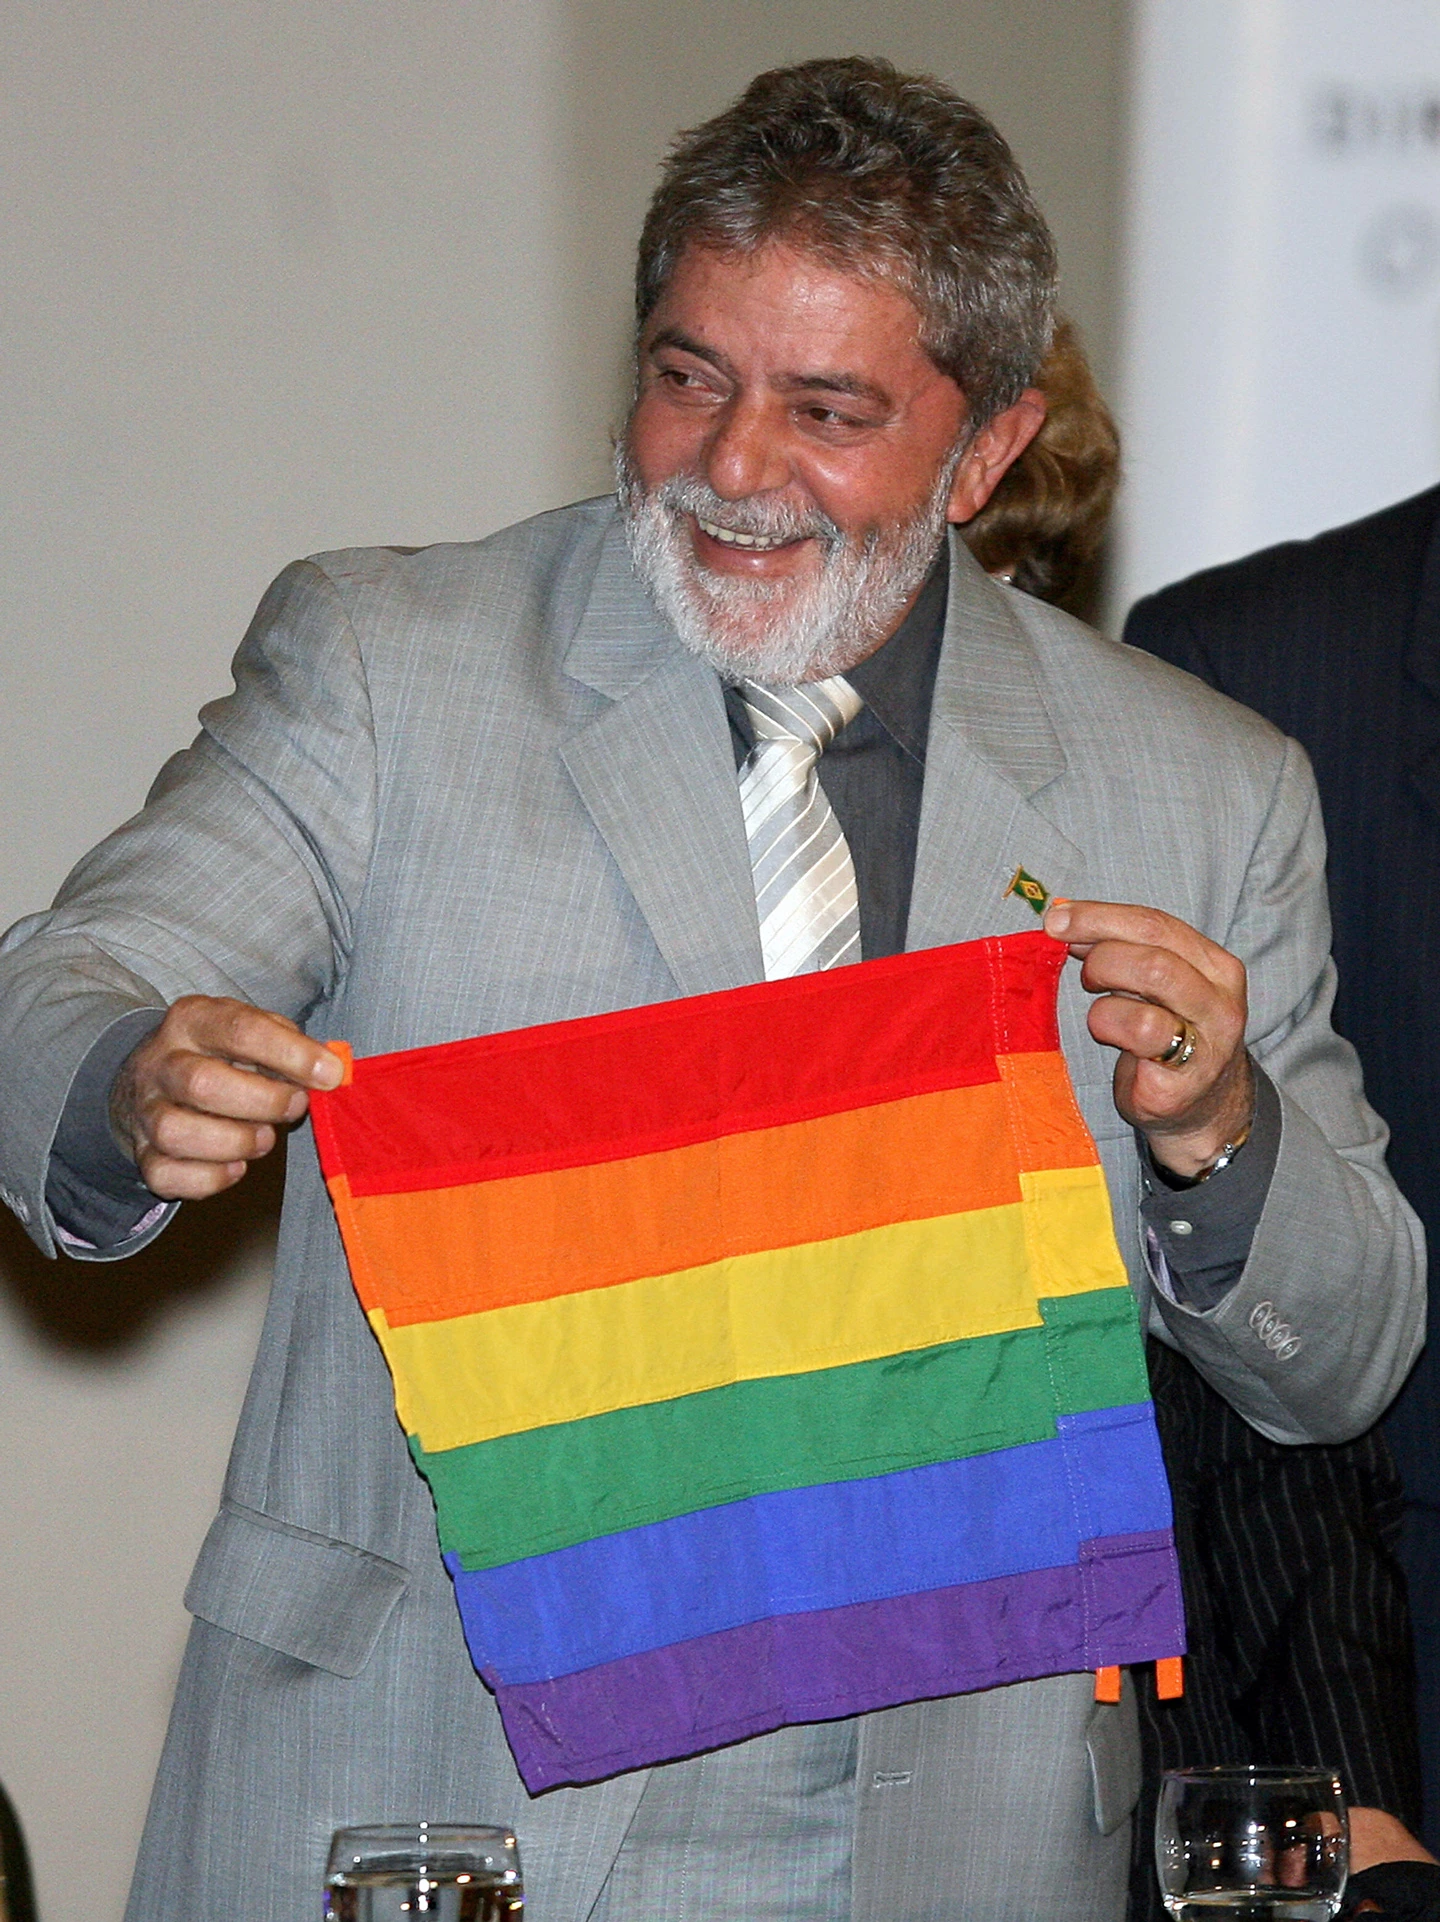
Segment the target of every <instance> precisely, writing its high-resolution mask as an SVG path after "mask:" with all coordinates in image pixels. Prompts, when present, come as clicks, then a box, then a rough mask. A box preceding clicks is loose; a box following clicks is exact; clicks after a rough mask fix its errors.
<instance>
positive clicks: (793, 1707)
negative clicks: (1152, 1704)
mask: <svg viewBox="0 0 1440 1922" xmlns="http://www.w3.org/2000/svg"><path fill="white" fill-rule="evenodd" d="M1183 1649H1184V1625H1183V1621H1182V1618H1181V1613H1180V1599H1179V1571H1178V1568H1177V1565H1176V1561H1175V1551H1174V1547H1173V1543H1172V1539H1171V1536H1170V1532H1169V1530H1159V1531H1154V1532H1151V1533H1147V1534H1142V1535H1129V1536H1108V1537H1105V1538H1103V1539H1101V1540H1099V1541H1091V1542H1086V1543H1084V1544H1083V1545H1082V1549H1081V1560H1080V1563H1079V1565H1078V1566H1076V1565H1072V1566H1069V1567H1065V1568H1045V1569H1035V1570H1032V1571H1030V1572H1029V1573H1027V1574H1023V1575H1013V1576H1006V1577H1003V1578H1001V1579H999V1580H997V1581H990V1582H973V1583H968V1584H966V1585H965V1586H964V1587H960V1588H951V1589H937V1590H932V1591H931V1592H929V1593H927V1594H923V1595H905V1596H899V1597H895V1598H893V1599H891V1600H888V1601H882V1602H861V1603H855V1604H852V1605H851V1606H850V1607H848V1608H837V1609H827V1610H822V1611H819V1612H817V1613H814V1614H808V1615H781V1616H775V1617H773V1618H771V1619H770V1620H768V1621H763V1622H755V1623H751V1624H749V1625H747V1626H746V1627H744V1628H736V1629H729V1630H727V1631H725V1632H724V1633H722V1634H718V1635H707V1636H703V1637H700V1638H698V1639H697V1640H695V1641H690V1642H680V1643H676V1644H674V1645H673V1646H671V1647H669V1648H662V1649H654V1650H652V1651H651V1652H650V1653H648V1654H644V1655H638V1656H632V1657H629V1658H628V1659H627V1660H624V1661H619V1662H609V1663H606V1664H605V1665H604V1666H602V1667H599V1668H591V1669H585V1670H582V1671H581V1672H580V1673H578V1674H575V1675H566V1676H562V1677H560V1679H559V1680H557V1681H551V1682H528V1683H525V1684H523V1685H521V1686H519V1687H515V1688H506V1687H500V1688H498V1689H497V1694H498V1698H499V1704H500V1713H501V1716H502V1717H503V1719H504V1723H505V1732H506V1734H507V1735H508V1736H509V1738H510V1746H511V1748H512V1749H513V1751H514V1754H515V1760H516V1763H517V1765H518V1766H519V1769H520V1774H521V1776H522V1778H523V1780H524V1782H525V1786H526V1788H527V1789H529V1790H530V1792H531V1794H532V1795H533V1794H536V1793H538V1792H539V1791H540V1790H542V1789H549V1788H556V1787H558V1786H560V1785H561V1784H563V1783H572V1784H573V1783H581V1782H595V1781H599V1780H601V1779H603V1778H604V1777H605V1776H607V1775H617V1774H619V1773H621V1772H622V1771H624V1770H626V1769H634V1768H645V1767H648V1766H649V1765H651V1764H653V1763H656V1762H664V1761H670V1760H673V1759H675V1758H676V1757H679V1756H684V1755H694V1754H696V1753H697V1752H698V1751H699V1750H701V1749H707V1748H716V1747H719V1746H721V1745H723V1744H724V1743H727V1742H738V1741H741V1740H743V1739H744V1738H746V1737H748V1736H752V1735H761V1734H764V1733H766V1732H767V1731H769V1730H771V1729H776V1728H781V1727H784V1726H786V1725H787V1724H790V1723H796V1722H821V1721H830V1720H834V1719H835V1718H836V1717H838V1716H842V1715H858V1714H864V1713H866V1712H868V1711H869V1710H871V1709H879V1708H891V1707H894V1706H895V1705H896V1704H897V1703H900V1702H912V1701H919V1700H922V1699H925V1698H927V1697H931V1696H941V1695H961V1694H965V1693H967V1692H968V1691H970V1690H972V1689H981V1688H994V1687H996V1686H998V1685H1000V1684H1002V1683H1006V1682H1018V1681H1027V1680H1030V1679H1031V1678H1033V1677H1035V1676H1038V1675H1058V1674H1065V1673H1069V1672H1074V1671H1076V1670H1085V1669H1091V1668H1101V1667H1105V1666H1107V1665H1109V1664H1111V1663H1127V1662H1140V1661H1149V1660H1151V1659H1153V1658H1154V1657H1156V1656H1161V1655H1177V1654H1180V1653H1182V1652H1183ZM485 1679H486V1681H487V1682H489V1683H490V1685H491V1686H492V1687H495V1685H496V1684H495V1677H494V1676H493V1675H490V1674H487V1675H486V1677H485Z"/></svg>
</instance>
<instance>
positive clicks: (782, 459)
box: [705, 398, 790, 501]
mask: <svg viewBox="0 0 1440 1922" xmlns="http://www.w3.org/2000/svg"><path fill="white" fill-rule="evenodd" d="M705 478H706V479H707V480H708V481H709V483H710V485H711V486H712V487H713V488H714V489H715V492H716V493H717V494H719V495H720V497H721V498H722V500H731V501H734V500H744V499H745V498H746V497H747V496H748V495H751V494H765V493H770V492H773V491H775V490H777V489H779V488H781V487H783V486H784V485H785V483H786V482H787V481H788V480H789V479H790V462H789V458H788V456H787V455H786V452H785V447H784V436H783V430H782V426H781V424H780V423H779V422H777V421H776V420H775V418H774V416H773V413H772V411H771V410H770V409H769V408H766V407H765V406H763V405H757V404H754V403H752V402H750V401H748V400H746V399H743V398H737V399H736V400H734V401H732V402H731V404H730V406H729V407H727V408H726V409H725V412H724V413H723V414H722V415H721V417H720V419H719V420H718V421H717V422H716V423H715V428H714V431H713V432H712V434H711V436H710V441H709V445H708V446H707V448H706V451H705Z"/></svg>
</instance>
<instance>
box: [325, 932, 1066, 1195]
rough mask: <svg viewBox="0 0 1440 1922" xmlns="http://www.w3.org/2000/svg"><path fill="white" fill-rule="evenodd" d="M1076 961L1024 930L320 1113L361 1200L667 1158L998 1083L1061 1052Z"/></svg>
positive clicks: (659, 1016) (659, 1019) (702, 1000)
mask: <svg viewBox="0 0 1440 1922" xmlns="http://www.w3.org/2000/svg"><path fill="white" fill-rule="evenodd" d="M1064 964H1065V949H1064V948H1063V947H1062V946H1060V944H1059V943H1058V942H1054V941H1051V940H1050V939H1049V938H1048V937H1047V936H1045V935H1044V934H1041V933H1039V932H1038V931H1037V932H1035V933H1026V934H1020V935H1010V936H1006V937H1004V938H994V939H990V940H986V941H973V942H967V943H965V944H963V945H961V946H956V947H949V948H929V949H924V950H922V951H920V952H919V953H916V954H902V955H895V956H893V957H891V958H889V959H886V960H882V961H871V962H867V963H865V964H863V965H861V966H859V967H847V968H836V969H834V970H832V971H830V972H829V973H825V974H810V975H800V976H797V977H796V978H794V979H792V980H788V981H772V982H760V983H757V984H755V985H754V986H752V987H746V988H734V989H729V990H727V991H725V992H723V993H719V994H706V995H695V996H692V997H691V998H689V999H687V1000H683V1001H666V1002H660V1003H656V1004H652V1005H650V1006H647V1007H641V1008H627V1009H624V1010H622V1011H620V1012H618V1013H614V1014H604V1015H598V1016H592V1017H589V1018H588V1019H583V1020H578V1021H560V1022H554V1023H550V1024H547V1025H546V1026H544V1027H536V1028H522V1029H517V1030H514V1031H512V1032H510V1033H506V1034H495V1035H482V1036H479V1037H477V1038H475V1039H474V1040H469V1041H457V1042H449V1043H446V1044H443V1045H441V1046H437V1047H433V1048H415V1049H409V1050H407V1051H406V1052H404V1053H402V1054H395V1055H374V1056H371V1057H369V1058H367V1059H362V1060H359V1061H357V1062H356V1063H355V1073H354V1081H353V1083H352V1084H351V1086H350V1087H347V1088H340V1089H337V1090H335V1091H334V1092H333V1093H330V1094H317V1095H313V1096H312V1097H311V1106H312V1112H313V1114H314V1117H315V1128H316V1135H317V1139H318V1141H319V1144H320V1149H321V1155H322V1158H323V1160H324V1163H325V1167H326V1170H327V1172H328V1173H332V1174H333V1173H335V1172H337V1171H338V1170H340V1169H343V1170H344V1172H345V1174H346V1175H347V1177H348V1178H349V1181H350V1185H351V1189H352V1191H353V1193H354V1194H356V1195H357V1196H359V1195H366V1194H386V1193H395V1192H400V1191H405V1190H415V1189H421V1188H444V1187H453V1186H456V1185H458V1184H460V1183H464V1182H474V1181H485V1180H493V1179H495V1178H497V1177H501V1176H514V1175H524V1174H533V1173H537V1172H539V1171H540V1170H542V1169H548V1168H566V1167H577V1166H581V1165H583V1164H586V1163H589V1162H596V1161H608V1160H615V1159H618V1158H620V1157H623V1156H634V1155H641V1154H655V1153H659V1152H662V1151H663V1150H665V1149H669V1148H675V1147H681V1146H684V1145H685V1144H686V1143H689V1142H694V1141H704V1140H708V1139H713V1138H714V1137H715V1136H716V1135H718V1134H722V1133H724V1134H738V1133H742V1132H745V1131H747V1130H750V1129H754V1128H771V1127H779V1126H783V1125H785V1124H787V1123H791V1122H796V1121H806V1120H810V1119H813V1118H814V1117H816V1116H818V1115H823V1114H835V1113H840V1112H842V1111H844V1110H846V1109H849V1108H859V1107H865V1106H868V1105H871V1104H873V1103H876V1102H881V1101H895V1100H899V1099H901V1098H902V1097H904V1096H907V1095H915V1094H926V1093H930V1092H933V1091H935V1090H937V1089H941V1088H955V1087H967V1086H978V1085H980V1084H982V1083H985V1082H993V1081H995V1080H996V1079H997V1069H996V1066H995V1055H996V1053H997V1052H999V1053H1005V1054H1013V1053H1040V1052H1044V1051H1046V1050H1052V1049H1055V1048H1057V1047H1058V1045H1059V1038H1058V1034H1057V1031H1056V1022H1055V985H1056V981H1057V979H1058V976H1059V973H1060V970H1061V968H1062V967H1063V966H1064Z"/></svg>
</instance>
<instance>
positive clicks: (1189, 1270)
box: [1136, 1065, 1280, 1313]
mask: <svg viewBox="0 0 1440 1922" xmlns="http://www.w3.org/2000/svg"><path fill="white" fill-rule="evenodd" d="M1136 1141H1137V1145H1138V1147H1139V1151H1140V1187H1141V1198H1140V1238H1141V1242H1142V1244H1143V1246H1144V1249H1145V1258H1146V1262H1147V1264H1148V1266H1149V1269H1150V1277H1151V1280H1152V1281H1153V1282H1154V1283H1155V1286H1156V1287H1157V1288H1158V1289H1159V1291H1160V1292H1161V1294H1162V1295H1164V1296H1165V1297H1166V1299H1167V1300H1169V1301H1172V1302H1175V1303H1176V1304H1177V1305H1178V1306H1180V1307H1184V1308H1191V1309H1197V1310H1199V1311H1200V1312H1202V1313H1203V1312H1204V1311H1205V1310H1206V1309H1210V1308H1215V1307H1218V1306H1219V1304H1220V1303H1221V1302H1222V1301H1223V1300H1224V1299H1225V1297H1226V1295H1228V1294H1229V1293H1230V1291H1231V1289H1232V1288H1233V1287H1234V1286H1235V1284H1236V1282H1238V1281H1239V1279H1240V1276H1241V1274H1242V1273H1243V1272H1244V1268H1245V1263H1246V1262H1247V1261H1248V1260H1249V1257H1250V1244H1251V1242H1252V1241H1253V1240H1254V1239H1255V1230H1256V1229H1257V1228H1258V1227H1259V1225H1260V1216H1261V1213H1262V1212H1263V1210H1264V1207H1265V1198H1266V1196H1267V1195H1268V1194H1269V1192H1270V1181H1271V1178H1272V1176H1273V1175H1274V1173H1275V1163H1276V1161H1277V1159H1278V1157H1279V1153H1280V1097H1279V1095H1278V1094H1277V1093H1276V1091H1275V1084H1274V1083H1273V1082H1272V1081H1271V1080H1270V1077H1269V1076H1268V1075H1267V1074H1266V1073H1265V1070H1264V1069H1263V1068H1261V1067H1259V1066H1258V1065H1257V1066H1256V1067H1255V1119H1254V1121H1253V1122H1252V1124H1251V1127H1250V1135H1249V1139H1248V1140H1247V1141H1246V1143H1245V1146H1244V1147H1243V1148H1242V1149H1241V1150H1240V1152H1239V1153H1238V1154H1237V1155H1236V1157H1235V1159H1234V1160H1233V1161H1232V1162H1231V1163H1230V1165H1229V1167H1228V1168H1222V1169H1221V1170H1220V1171H1219V1173H1218V1174H1214V1175H1212V1176H1211V1177H1210V1179H1209V1180H1208V1181H1202V1182H1201V1183H1200V1184H1199V1186H1198V1187H1194V1188H1173V1187H1171V1186H1170V1184H1169V1183H1168V1182H1167V1181H1166V1179H1165V1175H1164V1172H1163V1170H1162V1169H1161V1168H1160V1167H1159V1165H1158V1163H1157V1162H1156V1161H1155V1158H1154V1156H1153V1155H1152V1154H1151V1152H1150V1148H1149V1144H1148V1143H1147V1142H1146V1140H1145V1138H1144V1136H1143V1135H1137V1136H1136Z"/></svg>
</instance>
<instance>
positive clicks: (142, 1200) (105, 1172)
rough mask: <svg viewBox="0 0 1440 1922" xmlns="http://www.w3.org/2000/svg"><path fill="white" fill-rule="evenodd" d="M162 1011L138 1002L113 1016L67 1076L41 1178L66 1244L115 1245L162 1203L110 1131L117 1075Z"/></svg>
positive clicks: (146, 1223) (139, 1230)
mask: <svg viewBox="0 0 1440 1922" xmlns="http://www.w3.org/2000/svg"><path fill="white" fill-rule="evenodd" d="M164 1019H165V1010H164V1008H136V1009H135V1010H134V1011H133V1012H132V1013H130V1014H124V1015H121V1017H120V1019H119V1020H118V1021H112V1022H111V1024H110V1026H109V1027H108V1028H106V1030H105V1032H104V1033H103V1034H102V1035H101V1036H100V1038H99V1040H98V1041H96V1042H95V1043H94V1045H93V1046H92V1047H91V1049H90V1052H89V1053H88V1054H87V1055H86V1056H85V1059H84V1060H83V1061H82V1062H81V1063H80V1067H79V1070H78V1071H77V1073H76V1076H75V1079H74V1080H73V1081H72V1082H71V1084H70V1092H69V1094H68V1095H67V1096H66V1100H65V1107H64V1109H63V1111H62V1112H61V1116H60V1126H59V1127H58V1128H57V1129H56V1131H55V1140H54V1143H53V1145H52V1146H51V1149H50V1165H49V1168H48V1170H47V1172H46V1178H45V1201H46V1205H47V1206H48V1207H49V1209H50V1213H51V1215H52V1216H53V1217H54V1220H55V1229H56V1234H57V1236H58V1238H59V1239H60V1240H61V1241H62V1242H64V1243H65V1244H66V1245H67V1246H69V1247H72V1248H97V1249H103V1248H118V1247H120V1246H121V1245H122V1244H123V1243H124V1242H127V1241H129V1240H131V1239H132V1238H133V1237H134V1236H136V1235H140V1234H143V1233H144V1232H145V1231H146V1230H147V1229H148V1228H149V1227H151V1226H152V1225H153V1223H154V1221H155V1219H156V1218H157V1216H158V1214H159V1213H161V1212H163V1210H164V1209H165V1208H166V1207H167V1206H168V1204H167V1203H165V1202H163V1201H158V1200H157V1199H156V1197H155V1196H154V1195H153V1194H152V1193H151V1191H150V1190H149V1189H148V1188H147V1187H146V1186H145V1183H144V1182H143V1181H142V1180H141V1179H140V1175H139V1171H138V1170H137V1168H136V1166H135V1163H134V1162H133V1161H132V1160H131V1159H130V1157H129V1156H128V1155H127V1154H125V1153H124V1151H123V1150H122V1149H121V1147H120V1145H119V1143H118V1142H117V1141H116V1139H115V1137H114V1135H113V1134H112V1133H111V1131H110V1090H111V1088H112V1087H113V1086H114V1083H115V1077H116V1075H117V1074H118V1073H119V1072H120V1068H121V1065H122V1064H123V1063H124V1061H125V1060H126V1058H127V1057H128V1056H129V1055H130V1054H132V1053H133V1052H134V1050H135V1049H136V1048H138V1047H139V1045H140V1043H141V1042H142V1041H143V1040H144V1039H145V1037H146V1036H147V1035H150V1034H153V1033H154V1032H155V1030H156V1028H158V1027H159V1025H160V1023H161V1022H162V1021H163V1020H164Z"/></svg>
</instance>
